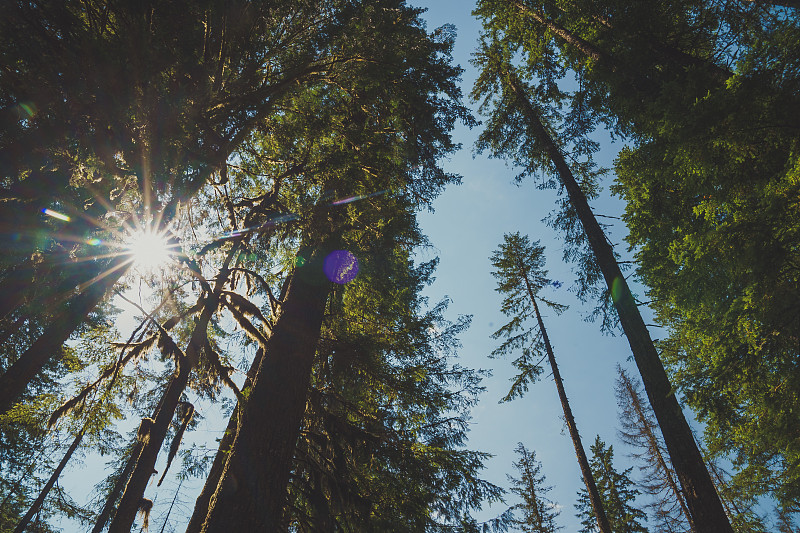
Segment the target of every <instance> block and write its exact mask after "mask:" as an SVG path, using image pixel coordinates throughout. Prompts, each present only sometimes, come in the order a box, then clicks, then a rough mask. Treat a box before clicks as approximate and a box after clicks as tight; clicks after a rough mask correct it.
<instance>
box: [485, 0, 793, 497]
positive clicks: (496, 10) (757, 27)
mask: <svg viewBox="0 0 800 533" xmlns="http://www.w3.org/2000/svg"><path fill="white" fill-rule="evenodd" d="M797 9H798V6H797V4H796V3H795V2H746V1H742V2H725V1H711V2H695V1H683V0H670V1H668V2H661V1H659V2H656V1H643V2H637V3H636V5H635V6H633V5H631V4H630V3H629V2H619V1H615V0H609V1H603V2H590V1H582V0H577V1H568V2H567V1H549V0H539V1H531V0H527V1H519V2H499V1H493V0H484V1H482V2H480V3H479V13H480V14H481V15H482V16H484V17H485V18H486V20H487V24H488V25H490V26H491V27H492V28H494V29H497V30H498V31H501V32H504V33H505V35H506V36H507V37H508V39H510V40H511V41H513V42H514V43H515V49H518V50H521V51H523V52H524V54H525V55H526V60H527V62H528V65H527V70H528V71H529V72H531V73H532V74H537V75H538V73H539V72H541V71H545V70H547V71H550V72H551V73H552V72H554V71H556V72H557V71H558V69H562V72H563V69H570V70H572V71H573V72H574V73H575V77H576V79H577V81H578V84H579V87H578V89H577V91H575V93H574V94H571V95H570V96H569V99H570V102H569V103H570V106H571V112H575V113H579V114H581V115H582V116H583V117H585V118H586V119H587V123H589V124H592V123H597V122H602V123H604V124H605V125H606V127H608V128H609V129H610V130H611V132H612V133H613V134H618V135H621V136H623V137H624V138H625V139H626V140H628V141H630V145H629V146H628V147H626V148H625V149H624V150H623V151H622V152H621V153H620V157H619V159H618V161H617V163H616V170H617V175H618V186H617V187H616V192H617V194H619V195H620V196H622V197H623V198H624V199H625V200H626V202H627V204H628V207H627V209H626V214H625V217H624V219H625V221H626V223H627V225H628V227H629V229H630V234H629V237H628V242H629V243H630V244H631V246H632V247H634V248H636V249H637V257H636V258H637V262H638V265H639V271H638V272H639V274H640V275H641V279H642V280H643V281H644V283H645V285H646V286H647V287H648V289H649V299H650V301H651V302H652V303H651V306H652V308H653V309H654V311H655V312H656V315H657V317H658V320H659V322H660V323H662V324H664V325H666V326H669V327H670V328H671V334H670V339H669V341H668V342H665V343H664V344H663V346H662V348H663V349H662V354H663V356H664V357H665V360H666V361H667V362H669V363H670V365H671V367H672V371H673V375H674V377H675V384H676V385H677V386H678V387H679V388H681V389H682V391H683V392H684V397H685V398H686V401H687V402H688V404H689V405H691V406H692V407H694V408H695V409H696V411H697V412H698V413H699V415H700V416H701V417H703V422H704V423H705V424H706V427H707V432H706V440H707V442H708V444H709V449H710V451H711V452H712V453H713V454H717V455H720V456H724V455H725V454H728V453H732V454H734V455H735V456H736V463H737V465H738V473H737V474H736V476H735V478H734V479H735V480H736V482H737V483H739V485H740V486H741V487H742V488H745V487H748V488H749V489H750V490H753V491H760V492H761V493H770V492H771V493H773V494H775V495H776V497H778V498H779V499H781V500H782V501H784V502H786V503H787V504H788V503H789V502H796V501H797V499H798V493H799V492H798V487H800V484H798V479H800V478H798V473H797V472H796V465H798V464H800V463H798V461H797V460H796V457H797V453H798V448H797V442H796V439H795V438H794V435H796V434H797V431H798V428H797V420H796V418H795V417H793V416H792V415H791V414H790V413H792V412H795V411H796V410H797V409H798V406H797V405H796V401H797V398H798V397H799V396H798V394H797V390H798V384H797V383H796V381H795V380H794V379H793V377H792V376H795V375H796V374H797V373H796V372H795V367H794V365H795V359H796V358H795V355H796V351H797V321H796V320H794V319H788V318H787V317H794V316H796V315H797V313H796V302H797V301H798V299H797V294H796V290H797V286H796V283H795V278H796V276H795V272H796V266H795V265H796V263H797V257H796V253H795V252H796V250H797V248H798V247H797V243H798V234H797V231H796V229H795V228H797V227H798V224H797V220H796V212H797V210H796V209H795V208H794V207H793V205H794V204H793V200H792V199H793V198H796V197H797V191H796V190H795V189H796V187H797V179H796V176H797V168H798V159H797V154H798V151H797V135H796V132H797V129H798V122H797V120H796V119H795V117H797V116H798V105H799V104H800V99H798V96H797V95H798V92H797V86H798V69H797V65H798V62H799V61H800V48H799V47H798V45H797V43H798V42H800V39H798V35H800V25H799V24H798V17H797ZM543 98H544V99H545V100H547V102H548V103H556V102H557V100H558V97H554V96H553V95H544V94H539V95H537V99H539V100H540V101H542V99H543Z"/></svg>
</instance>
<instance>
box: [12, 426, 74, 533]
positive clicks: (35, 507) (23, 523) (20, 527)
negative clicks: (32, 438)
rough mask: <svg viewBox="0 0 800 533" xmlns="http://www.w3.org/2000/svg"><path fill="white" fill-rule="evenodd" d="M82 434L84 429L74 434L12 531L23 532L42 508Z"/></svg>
mask: <svg viewBox="0 0 800 533" xmlns="http://www.w3.org/2000/svg"><path fill="white" fill-rule="evenodd" d="M83 435H84V430H81V431H80V433H78V434H77V435H76V436H75V438H74V439H73V441H72V444H70V446H69V448H68V449H67V453H65V454H64V457H62V458H61V462H60V463H58V466H57V467H56V469H55V471H53V474H52V475H51V476H50V479H48V480H47V483H45V484H44V487H43V488H42V490H41V491H40V492H39V496H38V497H37V498H36V501H34V502H33V504H32V505H31V508H30V509H28V512H27V513H25V516H23V517H22V519H21V520H20V521H19V523H18V524H17V527H15V528H14V533H23V532H24V531H25V528H26V527H28V524H29V523H30V521H31V518H33V517H34V515H36V513H38V512H39V510H40V509H41V508H42V504H43V503H44V500H45V498H47V494H48V493H49V492H50V490H51V489H52V488H53V486H54V485H55V484H56V481H58V477H59V476H60V475H61V471H62V470H64V467H65V466H67V463H68V462H69V460H70V459H71V458H72V454H73V453H75V450H77V449H78V446H80V443H81V440H83Z"/></svg>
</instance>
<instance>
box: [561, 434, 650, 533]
mask: <svg viewBox="0 0 800 533" xmlns="http://www.w3.org/2000/svg"><path fill="white" fill-rule="evenodd" d="M591 450H592V459H591V466H592V472H593V473H594V476H595V479H597V488H598V490H599V491H600V497H601V498H602V499H603V506H604V507H605V509H606V510H607V515H608V521H609V523H610V524H611V530H612V531H614V533H635V532H638V533H647V529H646V528H645V527H644V526H643V525H642V523H641V522H640V520H645V518H646V515H645V514H644V513H643V512H642V511H640V510H639V509H637V508H635V507H634V506H633V503H634V500H635V499H636V496H637V495H638V494H639V491H638V490H636V489H635V488H633V486H634V483H633V481H632V480H631V479H630V478H629V477H628V474H630V472H631V470H633V468H632V467H631V468H628V469H627V470H625V471H624V472H617V470H616V469H615V468H614V464H613V463H614V447H613V446H609V447H608V448H606V443H605V442H603V441H602V440H600V436H599V435H598V436H597V437H596V438H595V440H594V444H592V446H591ZM575 508H576V509H577V510H578V518H581V523H582V524H583V528H582V529H581V533H590V532H592V531H597V529H596V528H595V521H594V519H593V513H592V508H591V506H590V504H589V498H588V495H587V494H586V491H585V490H584V489H581V490H580V491H579V492H578V503H576V504H575Z"/></svg>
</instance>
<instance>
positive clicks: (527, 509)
mask: <svg viewBox="0 0 800 533" xmlns="http://www.w3.org/2000/svg"><path fill="white" fill-rule="evenodd" d="M514 451H515V452H516V453H517V455H519V459H518V460H517V461H516V462H515V463H514V468H516V469H517V472H519V476H520V478H519V479H516V478H514V477H512V476H508V480H509V481H510V482H511V492H513V493H514V494H516V495H517V496H519V497H520V498H522V503H518V504H517V505H515V506H513V507H512V508H511V509H512V510H513V511H522V518H515V519H514V525H516V526H518V527H519V528H520V530H521V531H524V532H525V533H555V532H556V531H558V530H559V529H562V527H561V526H558V525H557V524H556V518H557V517H558V515H559V514H560V511H559V509H558V507H557V506H556V504H555V503H553V502H551V501H550V500H548V499H547V497H546V496H545V495H546V494H547V493H548V492H550V490H551V489H552V487H549V486H546V485H545V484H544V482H545V475H544V474H543V473H542V471H541V470H542V463H540V462H539V461H537V460H536V452H534V451H528V449H527V448H525V446H523V445H522V443H521V442H520V443H518V444H517V447H516V448H515V449H514Z"/></svg>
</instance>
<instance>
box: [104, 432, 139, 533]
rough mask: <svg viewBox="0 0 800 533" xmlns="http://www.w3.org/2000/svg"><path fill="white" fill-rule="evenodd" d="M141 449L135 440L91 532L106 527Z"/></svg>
mask: <svg viewBox="0 0 800 533" xmlns="http://www.w3.org/2000/svg"><path fill="white" fill-rule="evenodd" d="M141 450H142V443H141V442H139V441H138V440H137V441H136V444H134V446H133V448H132V449H131V453H130V456H128V461H127V462H126V463H125V468H124V469H123V470H122V473H121V474H120V476H119V479H118V480H117V482H116V483H114V486H113V487H112V488H111V492H110V493H109V494H108V497H107V498H106V503H105V504H104V505H103V509H102V510H101V511H100V514H99V515H98V516H97V521H96V522H95V524H94V527H93V528H92V533H100V532H101V531H103V528H104V527H106V524H107V523H108V520H109V518H110V517H111V513H112V512H113V511H114V504H115V503H116V501H117V497H119V495H120V493H122V490H123V489H124V488H125V485H127V483H128V478H130V477H131V472H132V471H133V467H134V466H135V465H136V458H137V457H139V453H140V452H141Z"/></svg>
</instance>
